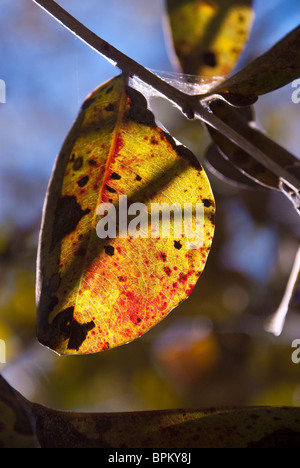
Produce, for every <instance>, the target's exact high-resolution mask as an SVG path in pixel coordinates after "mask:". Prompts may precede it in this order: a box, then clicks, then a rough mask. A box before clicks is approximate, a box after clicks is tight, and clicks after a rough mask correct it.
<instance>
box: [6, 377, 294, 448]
mask: <svg viewBox="0 0 300 468" xmlns="http://www.w3.org/2000/svg"><path fill="white" fill-rule="evenodd" d="M299 417H300V408H268V407H265V408H264V407H262V408H255V407H253V408H251V407H249V408H236V409H220V410H190V409H187V410H179V409H178V410H177V409H174V410H164V411H148V412H147V411H146V412H132V413H74V412H64V411H59V410H54V409H50V408H46V407H44V406H42V405H39V404H36V403H32V402H30V401H28V400H26V399H25V398H24V397H23V396H22V395H20V394H19V393H18V392H16V391H15V390H14V389H13V388H12V387H11V386H10V385H9V384H8V383H7V382H6V381H5V380H4V379H3V378H2V377H1V376H0V428H1V429H0V441H1V447H3V448H39V447H41V448H120V449H121V448H122V449H124V448H135V449H136V448H156V449H158V448H185V449H189V448H296V447H299V446H300V430H299ZM114 455H115V453H114Z"/></svg>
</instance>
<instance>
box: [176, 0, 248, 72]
mask: <svg viewBox="0 0 300 468" xmlns="http://www.w3.org/2000/svg"><path fill="white" fill-rule="evenodd" d="M251 7H252V0H189V1H186V0H167V8H168V15H169V22H170V28H171V34H172V38H173V43H174V48H175V52H176V55H177V57H178V60H179V63H180V66H181V69H182V70H183V72H184V73H187V74H192V75H199V76H227V75H229V73H230V72H231V71H232V70H233V69H234V67H235V66H236V64H237V61H238V59H239V57H240V55H241V53H242V52H243V50H244V48H245V45H246V43H247V40H248V38H249V32H250V30H251V26H252V22H253V12H252V8H251Z"/></svg>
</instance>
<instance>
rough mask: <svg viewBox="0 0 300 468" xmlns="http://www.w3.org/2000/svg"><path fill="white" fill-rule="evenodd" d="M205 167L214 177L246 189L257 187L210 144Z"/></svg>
mask: <svg viewBox="0 0 300 468" xmlns="http://www.w3.org/2000/svg"><path fill="white" fill-rule="evenodd" d="M205 167H206V168H207V169H208V170H209V171H210V172H211V173H212V174H214V175H215V176H216V177H218V178H219V179H220V180H223V181H224V182H228V183H230V184H231V185H234V186H236V187H240V188H246V189H252V190H253V189H257V188H259V186H258V185H257V183H256V182H254V181H253V180H252V179H250V178H249V177H247V176H246V175H245V174H243V173H242V172H241V171H240V170H239V169H237V167H236V166H234V165H233V164H232V163H231V161H230V160H229V159H227V158H226V157H224V155H223V154H222V152H221V151H220V150H219V148H218V147H217V146H216V145H214V144H212V145H210V146H209V148H208V149H207V151H206V155H205Z"/></svg>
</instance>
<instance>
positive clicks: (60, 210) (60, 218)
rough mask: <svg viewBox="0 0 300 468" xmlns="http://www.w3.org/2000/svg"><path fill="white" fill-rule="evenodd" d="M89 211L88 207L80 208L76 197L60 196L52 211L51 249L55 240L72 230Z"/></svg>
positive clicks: (59, 239)
mask: <svg viewBox="0 0 300 468" xmlns="http://www.w3.org/2000/svg"><path fill="white" fill-rule="evenodd" d="M90 212H91V210H90V209H86V210H82V208H81V206H80V205H79V203H77V200H76V197H69V196H66V197H62V198H60V199H59V200H58V202H57V205H56V209H55V212H54V225H53V231H52V244H51V249H50V250H53V249H54V247H55V245H56V244H57V242H59V241H61V240H62V239H63V238H64V237H65V236H67V235H68V234H70V233H71V232H73V231H74V230H75V229H76V227H77V225H78V223H79V221H80V220H81V219H82V218H83V217H84V216H85V215H87V214H89V213H90Z"/></svg>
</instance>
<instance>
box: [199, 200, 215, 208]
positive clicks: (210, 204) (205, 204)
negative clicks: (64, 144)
mask: <svg viewBox="0 0 300 468" xmlns="http://www.w3.org/2000/svg"><path fill="white" fill-rule="evenodd" d="M202 202H203V205H204V206H205V208H210V207H211V206H212V204H213V203H212V201H211V200H208V199H207V198H204V199H203V200H202Z"/></svg>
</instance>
